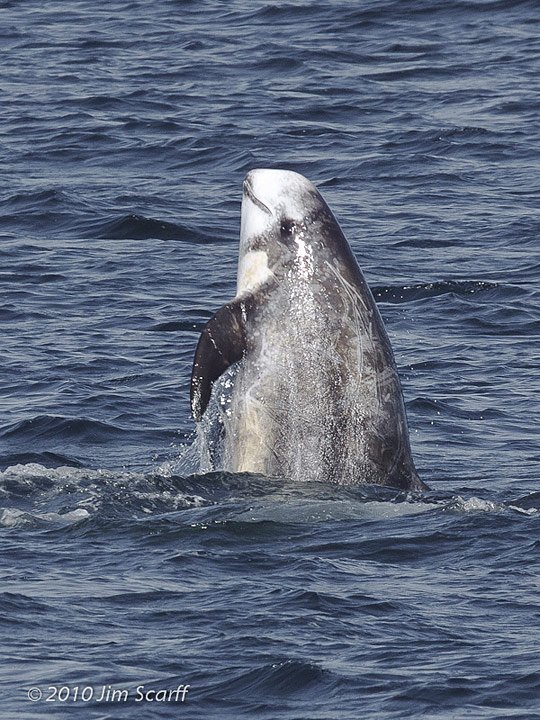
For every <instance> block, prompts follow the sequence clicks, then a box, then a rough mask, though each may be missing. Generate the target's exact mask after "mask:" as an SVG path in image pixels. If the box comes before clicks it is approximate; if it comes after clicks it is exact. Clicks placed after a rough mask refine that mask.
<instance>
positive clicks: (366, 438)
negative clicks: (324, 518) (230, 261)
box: [191, 170, 426, 490]
mask: <svg viewBox="0 0 540 720" xmlns="http://www.w3.org/2000/svg"><path fill="white" fill-rule="evenodd" d="M234 364H236V366H235V368H234V372H233V371H230V377H229V382H228V384H229V385H230V386H231V387H232V389H231V390H230V394H229V397H228V400H227V403H226V404H223V403H222V405H223V408H222V410H221V417H220V427H221V434H222V437H221V442H222V445H223V450H222V455H221V468H220V469H223V470H226V471H229V472H253V473H261V474H263V475H266V476H270V477H284V478H288V479H292V480H315V481H324V482H335V483H340V484H360V483H376V484H379V485H389V486H393V487H397V488H402V489H413V490H424V489H426V486H425V485H424V483H423V482H422V481H421V480H420V479H419V477H418V475H417V473H416V470H415V467H414V463H413V460H412V457H411V450H410V445H409V437H408V431H407V421H406V416H405V408H404V404H403V397H402V394H401V387H400V383H399V378H398V374H397V370H396V365H395V361H394V357H393V354H392V348H391V346H390V341H389V340H388V336H387V334H386V331H385V329H384V325H383V321H382V318H381V316H380V314H379V311H378V309H377V306H376V304H375V301H374V299H373V296H372V294H371V292H370V290H369V288H368V286H367V283H366V281H365V280H364V277H363V275H362V272H361V271H360V268H359V267H358V264H357V262H356V260H355V257H354V255H353V253H352V251H351V248H350V247H349V244H348V242H347V240H346V239H345V237H344V235H343V233H342V231H341V229H340V227H339V225H338V223H337V221H336V220H335V218H334V216H333V215H332V212H331V211H330V209H329V207H328V205H327V204H326V202H325V201H324V200H323V198H322V197H321V195H320V194H319V192H318V191H317V189H316V188H315V186H314V185H313V184H312V183H311V182H310V181H309V180H307V179H306V178H304V177H303V176H302V175H299V174H298V173H295V172H290V171H287V170H252V171H251V172H250V173H249V174H248V175H247V177H246V179H245V181H244V196H243V200H242V218H241V229H240V256H239V263H238V286H237V293H236V296H235V297H234V298H233V299H232V300H231V301H230V302H228V303H227V304H225V305H223V307H221V308H220V309H219V310H218V311H217V312H216V314H215V315H214V316H213V317H212V318H211V319H210V320H209V322H208V323H207V324H206V326H205V327H204V329H203V331H202V334H201V336H200V339H199V343H198V346H197V350H196V353H195V359H194V364H193V372H192V378H191V408H192V412H193V416H194V418H195V420H196V421H200V420H201V419H202V417H203V414H204V413H205V410H206V409H207V406H208V403H209V400H210V397H211V394H212V387H213V385H214V383H215V382H216V381H217V380H218V378H220V376H221V375H222V374H223V373H225V371H226V370H227V369H228V368H229V367H230V366H231V365H234ZM218 404H219V403H218Z"/></svg>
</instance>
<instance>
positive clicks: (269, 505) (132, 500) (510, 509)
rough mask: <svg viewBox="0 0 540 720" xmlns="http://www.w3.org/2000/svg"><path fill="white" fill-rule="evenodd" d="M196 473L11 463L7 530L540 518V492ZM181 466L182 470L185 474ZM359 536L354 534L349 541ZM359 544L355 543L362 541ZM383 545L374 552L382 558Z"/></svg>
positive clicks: (3, 485) (262, 528)
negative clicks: (491, 493) (490, 492)
mask: <svg viewBox="0 0 540 720" xmlns="http://www.w3.org/2000/svg"><path fill="white" fill-rule="evenodd" d="M187 449H188V448H186V449H185V451H184V454H186V451H187ZM189 467H190V459H189V457H182V455H181V456H180V457H179V458H178V460H177V461H176V462H175V463H174V464H173V463H171V462H168V463H164V464H163V465H161V466H158V467H156V468H155V469H153V470H152V471H151V472H131V471H113V470H102V469H91V468H76V467H70V466H60V467H56V468H48V467H45V466H44V465H40V464H38V463H28V464H24V465H22V464H21V465H14V466H10V467H8V468H6V470H4V471H1V472H0V498H1V503H0V505H1V508H0V510H1V511H2V513H3V514H2V515H1V516H0V524H2V525H4V526H6V527H38V526H39V527H42V526H46V525H50V526H55V527H58V526H60V527H65V526H67V527H70V526H81V530H82V531H85V532H86V531H93V530H94V529H96V530H97V531H99V532H101V531H102V529H103V524H104V523H105V524H111V525H114V526H116V527H118V525H121V526H125V527H126V530H127V531H129V532H134V533H143V534H149V533H150V534H154V535H155V534H158V535H160V534H162V533H165V534H170V533H171V532H180V533H181V534H184V533H192V532H196V531H199V530H200V529H204V528H210V527H213V528H215V529H216V530H218V529H220V528H221V529H225V528H226V529H227V530H228V531H229V532H232V533H234V534H238V533H240V534H241V535H246V534H247V535H250V536H254V537H258V536H260V535H261V534H263V535H265V534H267V533H269V532H270V534H271V535H274V534H275V533H277V534H278V535H281V533H282V532H283V528H284V527H291V526H302V525H305V526H310V525H311V526H313V525H320V524H321V523H322V524H328V523H329V524H330V525H331V526H332V525H333V524H334V523H336V522H344V521H346V522H349V523H351V522H353V523H356V522H360V523H372V522H384V523H392V522H401V521H405V520H407V519H409V518H410V519H411V520H410V521H413V519H414V517H415V516H418V515H423V514H426V513H441V512H442V513H452V514H469V513H478V512H480V513H497V514H500V513H503V514H508V513H512V514H518V515H525V516H529V515H536V514H538V513H539V512H540V493H533V494H528V495H525V496H522V497H519V498H507V499H503V498H496V497H493V498H481V497H478V496H477V495H475V494H474V493H473V494H471V495H470V496H466V495H465V494H463V493H461V494H459V495H454V494H451V493H440V492H435V491H432V492H429V493H426V494H424V495H418V494H407V493H402V492H398V491H396V490H395V489H393V488H384V487H379V486H362V485H360V486H354V487H341V486H336V485H332V484H325V483H307V482H306V483H289V482H286V481H284V480H281V479H270V478H264V477H262V476H257V475H251V474H247V473H246V474H229V473H221V472H214V473H208V474H205V475H189V474H188V473H189ZM180 469H183V474H178V471H179V470H180ZM92 521H93V524H92ZM89 523H90V525H89ZM96 523H97V524H96ZM353 538H354V534H353V535H352V536H350V538H349V539H348V540H346V541H345V542H351V541H352V540H353ZM359 541H360V540H359V539H358V538H357V537H356V538H354V543H355V545H357V544H358V542H359ZM333 542H335V540H334V541H333ZM378 542H379V545H378V546H377V548H374V552H375V551H376V552H377V553H379V554H380V553H381V552H382V548H381V546H380V541H378ZM384 542H385V543H387V544H388V543H389V544H388V548H387V549H388V553H389V554H390V555H391V554H392V553H393V552H397V551H398V550H399V551H400V552H401V550H400V547H401V546H400V543H399V542H397V541H396V542H394V540H392V538H388V539H387V540H385V541H384ZM428 542H430V541H429V538H428V539H426V538H424V539H422V543H424V544H425V543H428ZM313 550H315V548H313ZM369 552H370V549H369V547H368V546H366V547H364V548H363V553H365V554H366V557H367V556H368V555H369Z"/></svg>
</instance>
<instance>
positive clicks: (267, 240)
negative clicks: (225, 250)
mask: <svg viewBox="0 0 540 720" xmlns="http://www.w3.org/2000/svg"><path fill="white" fill-rule="evenodd" d="M336 231H337V233H338V235H339V236H341V237H342V233H341V230H340V228H339V225H338V224H337V222H336V220H335V219H334V217H333V215H332V213H331V211H330V209H329V208H328V205H327V204H326V202H325V201H324V200H323V198H322V197H321V195H320V194H319V192H318V190H317V188H316V187H315V186H314V185H313V183H311V182H310V181H309V180H307V179H306V178H305V177H303V176H302V175H299V174H298V173H296V172H293V171H291V170H267V169H258V170H252V171H251V172H249V173H248V175H247V176H246V179H245V180H244V195H243V199H242V216H241V225H240V257H239V263H238V293H239V294H241V293H243V292H252V291H254V290H256V289H257V288H258V287H261V286H262V285H264V284H265V283H267V282H269V281H270V280H272V279H273V278H279V277H280V276H282V275H283V274H284V273H286V272H295V273H296V274H298V273H301V274H304V275H306V277H307V276H308V275H309V273H310V272H313V269H314V265H315V262H316V255H317V251H318V249H320V248H321V247H322V245H323V244H324V237H326V236H328V234H329V233H330V234H334V235H335V232H336Z"/></svg>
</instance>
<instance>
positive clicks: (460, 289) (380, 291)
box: [372, 280, 499, 304]
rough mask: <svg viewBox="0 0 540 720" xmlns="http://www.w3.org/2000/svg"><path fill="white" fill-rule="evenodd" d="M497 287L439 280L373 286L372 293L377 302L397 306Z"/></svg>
mask: <svg viewBox="0 0 540 720" xmlns="http://www.w3.org/2000/svg"><path fill="white" fill-rule="evenodd" d="M498 287H499V284H498V283H494V282H488V281H486V280H440V281H437V282H430V283H418V284H416V285H398V286H392V285H375V286H373V287H372V292H373V295H374V297H375V299H376V300H377V301H378V302H387V303H395V304H398V303H406V302H412V301H414V300H423V299H425V298H432V297H437V296H438V295H446V294H454V295H473V294H475V293H480V292H486V291H487V290H495V289H496V288H498Z"/></svg>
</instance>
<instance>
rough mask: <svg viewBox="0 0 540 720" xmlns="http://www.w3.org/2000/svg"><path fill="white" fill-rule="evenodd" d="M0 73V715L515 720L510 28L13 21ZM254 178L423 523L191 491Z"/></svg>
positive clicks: (444, 13) (259, 15) (516, 105)
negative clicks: (349, 301)
mask: <svg viewBox="0 0 540 720" xmlns="http://www.w3.org/2000/svg"><path fill="white" fill-rule="evenodd" d="M0 42H1V45H2V68H1V70H0V97H1V112H0V167H1V175H0V177H1V182H0V287H1V304H0V328H1V330H0V331H1V339H2V342H1V350H0V358H1V362H0V470H1V472H0V507H1V510H0V521H1V524H2V528H1V540H0V555H1V558H2V561H1V570H0V572H1V579H2V585H1V594H0V620H1V633H2V637H1V647H2V653H1V661H0V662H1V664H2V673H1V681H0V682H1V687H2V693H1V696H2V703H1V705H0V716H1V717H2V718H9V719H11V718H15V717H17V718H34V717H51V718H56V717H62V718H64V717H74V718H96V719H97V718H101V719H105V718H126V719H127V718H130V719H131V718H139V717H140V718H142V717H145V718H146V717H149V718H150V717H151V718H154V717H155V718H169V717H186V718H187V717H189V718H193V719H195V718H197V719H198V718H240V717H242V718H262V719H268V720H275V719H276V718H283V719H285V718H286V719H287V720H319V719H320V720H323V718H324V719H329V718H332V719H333V718H339V719H344V720H357V719H358V718H363V719H373V720H375V719H379V718H419V717H422V718H433V719H435V718H437V719H439V718H456V719H459V720H461V719H462V718H465V717H467V718H487V719H489V720H493V719H496V718H501V719H503V718H504V719H506V718H519V719H525V718H536V717H540V701H539V697H540V657H539V652H538V647H539V623H540V608H539V594H538V590H539V585H538V577H539V560H538V558H539V548H540V539H539V520H540V512H539V510H540V489H539V487H538V479H539V472H538V467H539V459H540V450H539V436H540V426H539V417H540V390H539V384H538V377H539V369H540V345H539V331H540V310H539V299H540V294H539V290H538V288H539V281H540V256H539V253H538V237H539V229H540V214H539V206H540V181H539V155H540V142H539V140H540V101H539V97H540V94H539V92H540V82H539V80H538V78H539V77H540V60H539V58H540V12H539V7H538V4H537V3H536V2H533V1H532V0H531V1H530V2H526V1H522V2H519V1H518V0H514V1H511V0H476V1H475V2H461V1H457V0H444V2H443V0H426V1H425V2H397V0H396V1H391V0H382V1H379V0H378V1H377V2H374V1H368V0H366V1H365V2H358V3H345V2H338V1H337V0H326V1H324V2H310V1H307V0H306V1H303V2H297V1H295V0H291V1H290V2H287V3H284V2H281V1H277V2H272V3H269V2H255V3H250V2H246V1H242V0H234V1H233V2H230V3H222V2H216V1H215V0H208V1H203V2H198V3H195V2H189V1H187V0H186V1H185V2H181V1H177V2H174V1H169V2H165V0H160V1H158V2H152V3H143V2H139V1H138V0H131V1H125V2H124V1H120V0H109V1H108V2H107V3H90V2H87V1H86V0H79V1H76V0H66V1H64V2H47V3H44V2H38V1H37V0H25V2H24V3H22V2H15V1H14V0H12V1H8V2H1V3H0ZM268 166H271V167H282V168H288V169H293V170H296V171H299V172H301V173H302V174H304V175H306V176H307V177H309V178H310V179H311V180H312V181H313V182H315V183H316V184H317V185H318V186H319V188H320V190H321V192H322V193H323V195H324V196H325V198H326V200H327V201H328V203H329V204H330V206H331V207H332V209H333V210H334V212H335V214H336V216H337V217H338V219H339V220H340V222H341V225H342V227H343V229H344V231H345V234H346V236H347V237H348V238H349V240H350V242H351V245H352V246H353V249H354V251H355V253H356V255H357V257H358V260H359V262H360V265H361V267H362V268H363V270H364V272H365V275H366V277H367V279H368V281H369V282H370V283H371V285H372V288H373V289H374V292H375V295H376V298H377V299H378V301H379V302H380V308H381V311H382V313H383V316H384V319H385V322H386V325H387V329H388V332H389V335H390V337H391V340H392V343H393V347H394V351H395V355H396V359H397V362H398V365H399V369H400V374H401V377H402V383H403V390H404V394H405V399H406V404H407V410H408V416H409V424H410V430H411V442H412V446H413V453H414V456H415V461H416V465H417V467H418V470H419V473H420V475H421V477H422V478H423V480H424V481H426V482H427V483H428V484H429V485H430V487H431V488H432V491H431V492H430V493H428V494H426V495H425V496H424V497H420V498H419V497H409V496H406V495H400V494H399V493H397V492H396V491H393V490H384V489H381V488H379V489H377V488H362V487H356V488H343V487H335V486H331V485H324V484H322V485H319V484H310V483H307V482H306V483H301V484H296V485H295V484H291V483H289V482H286V481H285V480H283V481H281V480H272V481H269V480H268V479H265V478H261V477H257V476H248V475H240V476H234V475H223V474H219V473H216V474H210V475H197V474H196V469H197V451H196V447H195V446H192V441H193V431H194V428H193V424H192V421H191V419H190V415H189V402H188V396H189V387H188V386H189V376H190V371H191V362H192V357H193V351H194V347H195V344H196V342H197V338H198V334H199V332H200V330H201V328H202V327H203V325H204V323H205V322H206V320H207V319H208V318H209V317H210V316H211V314H212V313H213V311H214V310H215V309H217V308H218V307H219V306H220V305H221V304H222V303H223V302H224V301H225V300H227V299H228V298H230V297H231V296H232V295H233V293H234V288H235V281H236V261H237V238H238V233H239V211H240V199H241V183H242V180H243V177H244V175H245V173H246V172H247V171H248V170H250V169H252V168H254V167H268ZM180 685H183V686H184V688H185V686H186V685H189V688H188V690H187V693H184V700H183V702H182V697H183V695H182V693H177V694H176V695H174V693H173V691H175V690H176V688H177V687H178V686H180ZM139 686H144V688H143V689H142V690H139V691H137V687H139ZM32 688H33V690H32ZM29 691H31V695H32V696H33V697H34V698H37V697H39V695H40V693H41V699H40V700H37V699H36V700H35V701H33V702H32V701H31V700H29V699H28V692H29ZM148 691H150V694H147V693H148ZM157 691H161V694H156V692H157ZM167 693H168V694H167ZM141 694H142V695H143V698H142V699H141Z"/></svg>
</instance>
